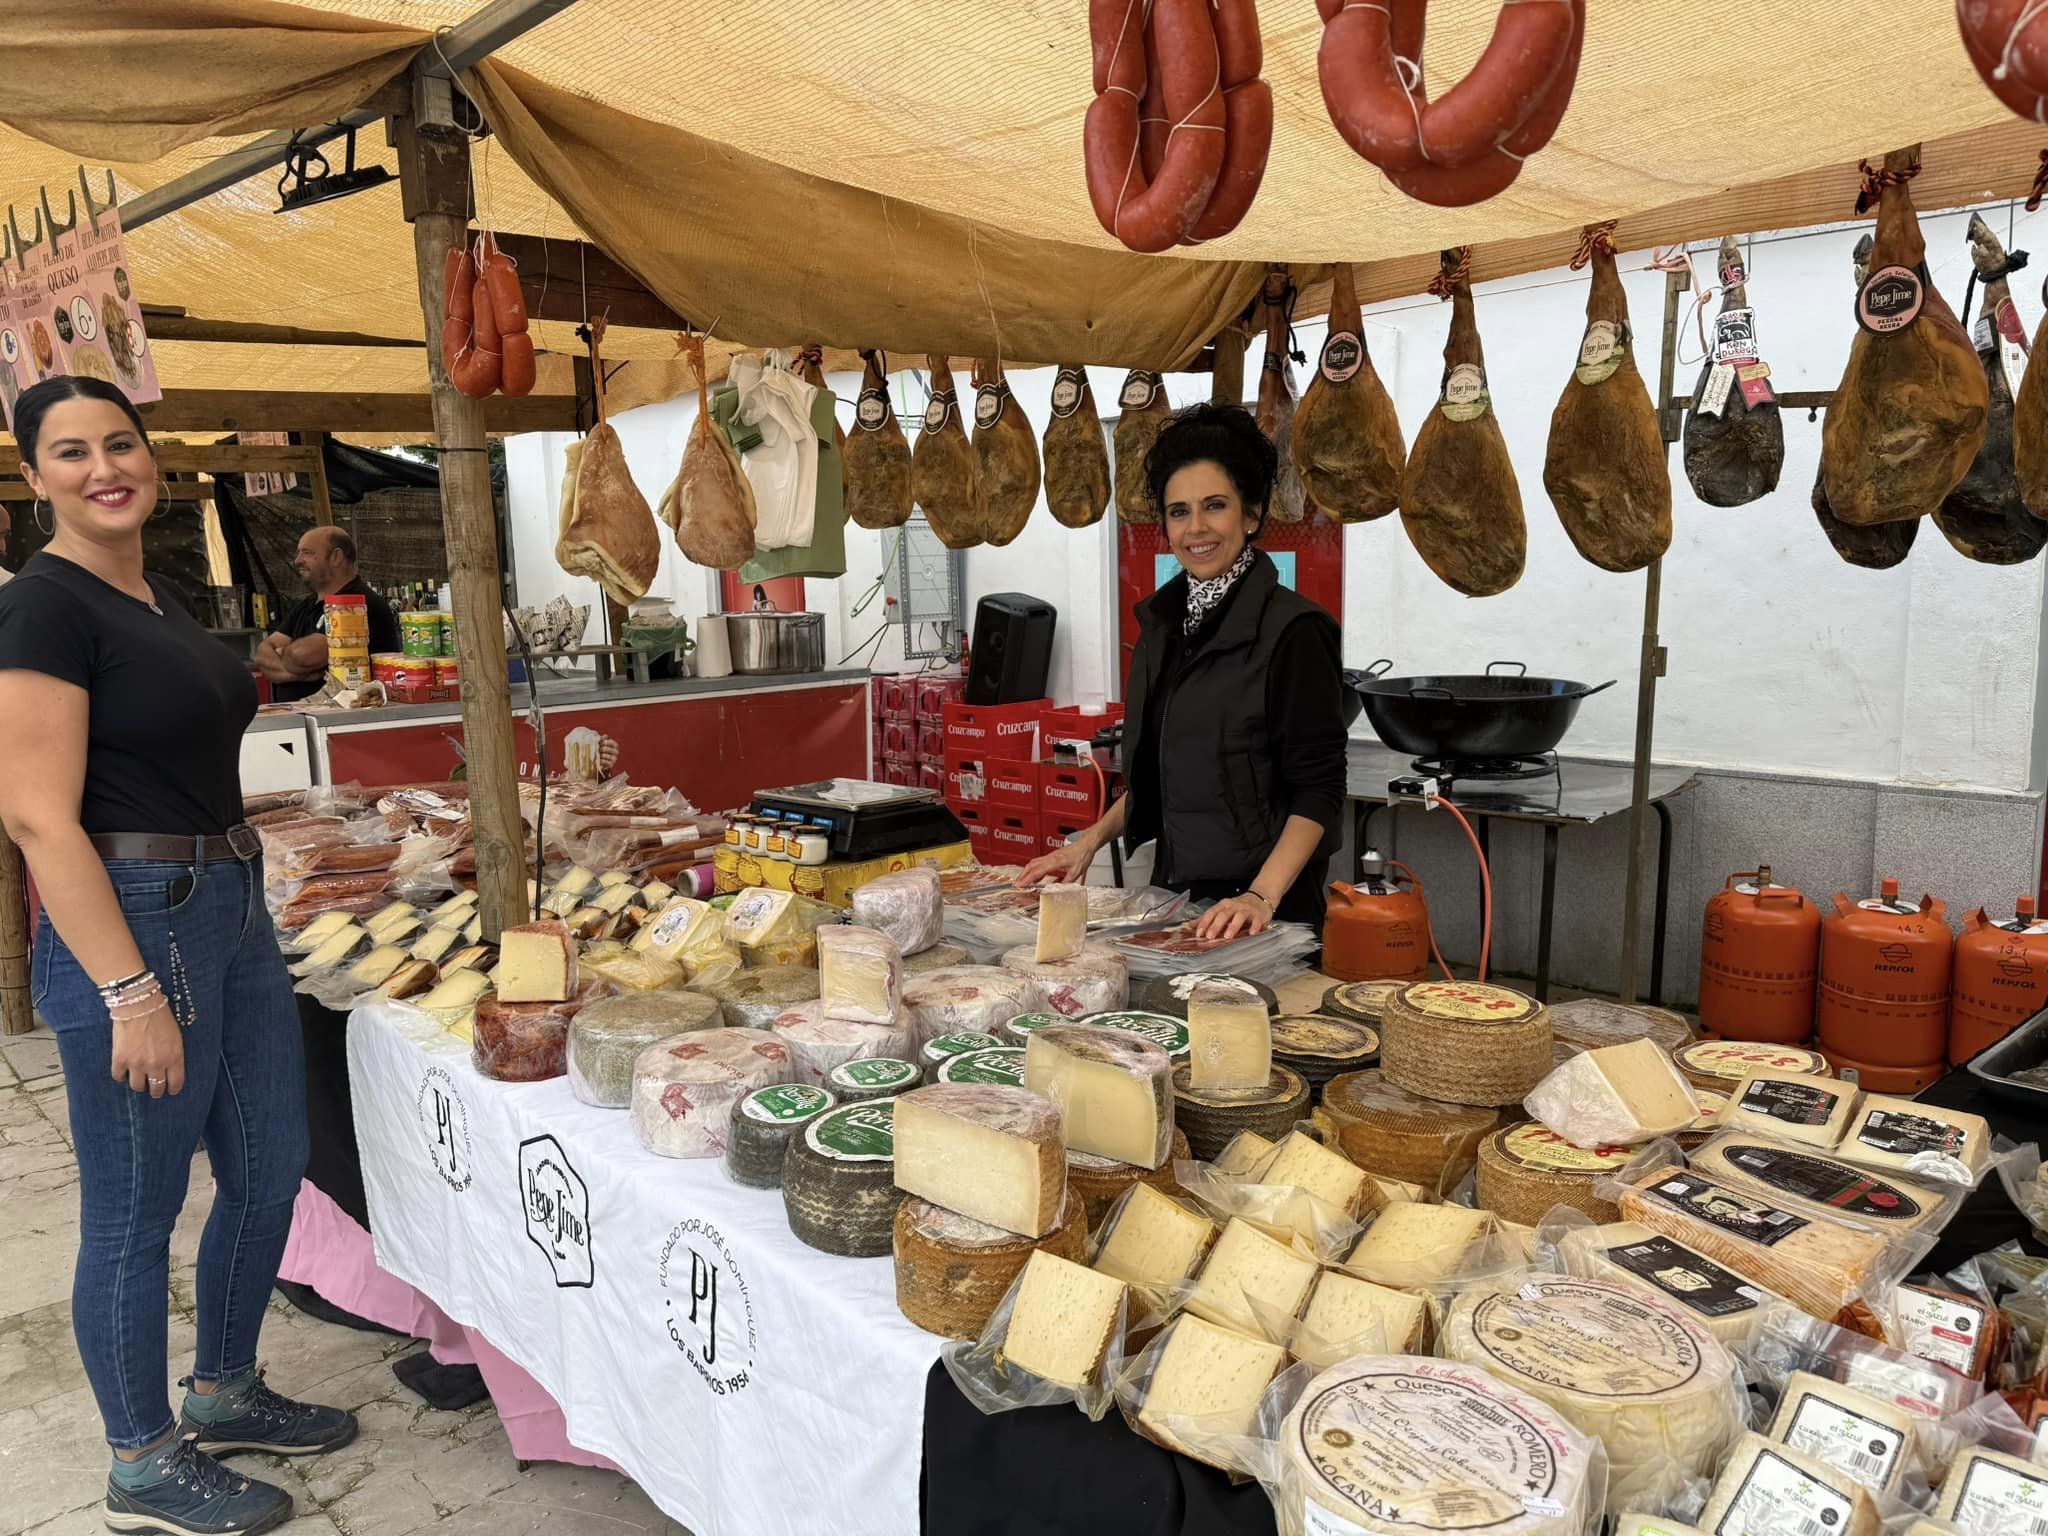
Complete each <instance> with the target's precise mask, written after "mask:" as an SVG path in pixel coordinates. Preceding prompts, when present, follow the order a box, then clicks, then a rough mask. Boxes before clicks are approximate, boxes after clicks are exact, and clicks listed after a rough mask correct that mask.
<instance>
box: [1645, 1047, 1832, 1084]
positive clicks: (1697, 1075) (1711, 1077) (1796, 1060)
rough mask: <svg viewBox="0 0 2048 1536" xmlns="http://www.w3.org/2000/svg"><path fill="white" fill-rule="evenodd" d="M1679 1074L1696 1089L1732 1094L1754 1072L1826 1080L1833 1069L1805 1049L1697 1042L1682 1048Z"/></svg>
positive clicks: (1679, 1058) (1821, 1057)
mask: <svg viewBox="0 0 2048 1536" xmlns="http://www.w3.org/2000/svg"><path fill="white" fill-rule="evenodd" d="M1676 1060H1677V1062H1678V1070H1679V1071H1681V1072H1683V1073H1684V1074H1685V1075H1686V1076H1687V1077H1688V1078H1689V1079H1691V1081H1692V1085H1693V1086H1694V1087H1695V1088H1711V1089H1713V1090H1714V1091H1715V1092H1716V1093H1733V1092H1734V1091H1735V1089H1736V1088H1737V1086H1739V1085H1740V1084H1741V1082H1742V1080H1743V1079H1744V1078H1745V1077H1748V1076H1749V1075H1750V1074H1751V1073H1753V1072H1799V1073H1804V1074H1805V1075H1806V1076H1808V1077H1827V1076H1830V1075H1831V1074H1832V1073H1833V1071H1834V1069H1833V1068H1832V1067H1830V1066H1829V1065H1828V1062H1827V1058H1826V1057H1825V1056H1823V1055H1821V1053H1820V1052H1819V1051H1809V1050H1808V1049H1806V1047H1805V1046H1803V1045H1770V1044H1768V1043H1766V1042H1763V1041H1759V1040H1696V1041H1694V1042H1693V1043H1692V1044H1691V1045H1685V1046H1680V1047H1679V1049H1678V1052H1677V1056H1676Z"/></svg>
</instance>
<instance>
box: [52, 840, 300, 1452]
mask: <svg viewBox="0 0 2048 1536" xmlns="http://www.w3.org/2000/svg"><path fill="white" fill-rule="evenodd" d="M107 873H108V874H109V875H110V876H111V877H112V879H113V882H114V889H115V892H116V893H117V894H118V895H119V896H120V899H121V910H122V912H123V913H124V914H125V915H126V916H127V919H128V926H129V928H130V930H131V931H132V932H133V933H134V935H135V942H136V944H137V946H138V947H139V948H140V949H141V951H142V960H143V964H145V965H147V966H148V967H149V968H150V969H151V970H153V971H155V972H156V974H157V976H158V977H159V978H161V980H162V981H163V984H164V990H165V992H166V994H172V993H173V992H174V976H175V975H176V974H177V967H176V966H174V964H173V959H172V956H173V951H174V950H175V952H176V955H177V957H178V960H179V961H180V962H181V963H182V968H183V977H184V981H185V985H186V986H187V987H189V989H190V997H191V1009H190V1011H191V1012H192V1013H193V1015H194V1017H193V1018H192V1019H191V1021H190V1024H189V1026H188V1027H187V1028H186V1029H185V1030H184V1037H185V1091H184V1092H183V1093H181V1094H178V1095H177V1096H175V1097H171V1096H168V1095H167V1096H166V1097H164V1098H161V1099H152V1098H151V1097H150V1096H149V1095H148V1094H147V1093H136V1092H135V1091H134V1090H132V1089H131V1088H129V1086H128V1085H127V1084H126V1083H125V1082H116V1081H115V1080H114V1078H113V1075H112V1040H113V1026H112V1024H111V1023H110V1022H109V1021H108V1018H107V1010H106V1007H105V1005H104V1004H102V1003H101V1001H100V997H99V992H98V990H97V989H96V988H95V987H94V985H93V983H92V980H91V978H89V977H88V976H87V975H86V974H85V973H84V971H82V970H81V969H80V968H79V965H78V962H77V960H75V959H74V958H73V957H72V954H71V950H70V949H69V947H68V946H67V945H66V944H65V943H64V941H63V939H62V938H60V937H59V936H58V935H57V932H56V930H55V929H54V928H53V927H52V926H51V924H50V920H49V914H48V913H47V912H45V913H44V914H43V916H42V921H41V923H40V925H39V926H38V928H37V930H36V943H35V956H34V982H33V991H32V996H33V999H34V1002H35V1006H36V1008H37V1010H38V1011H39V1012H41V1014H42V1016H43V1018H44V1019H45V1020H46V1021H48V1023H49V1025H50V1028H51V1029H52V1030H53V1031H54V1032H55V1033H56V1036H57V1048H58V1051H59V1053H60V1054H61V1055H62V1057H63V1060H64V1091H65V1095H66V1097H67V1098H68V1099H69V1100H70V1103H71V1139H72V1141H73V1143H74V1144H75V1145H76V1147H77V1149H78V1175H79V1228H80V1231H79V1245H78V1269H77V1273H76V1275H75V1276H74V1277H73V1281H72V1287H71V1322H72V1330H73V1332H74V1333H75V1334H76V1335H77V1338H78V1352H79V1355H80V1357H81V1358H82V1359H83V1361H84V1363H85V1373H86V1376H87V1378H88V1379H89V1380H90V1381H91V1383H92V1390H93V1396H94V1397H95V1398H97V1399H98V1401H99V1409H100V1417H101V1419H102V1420H103V1421H104V1422H105V1424H106V1431H107V1441H108V1443H109V1444H110V1445H112V1446H113V1447H115V1449H117V1450H133V1449H135V1448H137V1447H139V1446H145V1445H149V1444H152V1443H153V1442H155V1441H156V1440H158V1439H160V1438H162V1437H163V1436H164V1435H165V1434H167V1433H169V1432H170V1430H171V1429H172V1427H173V1426H174V1424H175V1423H176V1420H175V1418H174V1417H173V1415H172V1413H171V1404H170V1395H169V1391H168V1388H167V1383H166V1379H165V1378H166V1358H165V1356H166V1351H167V1349H168V1344H167V1337H166V1336H167V1332H168V1328H167V1319H166V1312H167V1311H168V1307H169V1297H170V1243H171V1228H172V1226H173V1225H174V1224H175V1223H176V1222H177V1219H178V1212H179V1210H180V1209H181V1208H182V1207H183V1206H184V1204H185V1193H186V1189H187V1186H188V1184H189V1183H190V1180H191V1174H192V1154H193V1152H194V1151H195V1150H197V1148H198V1146H199V1144H200V1140H201V1138H202V1137H203V1138H204V1139H205V1143H206V1155H207V1160H208V1161H209V1162H210V1163H211V1164H212V1165H213V1178H214V1186H215V1194H214V1201H213V1214H212V1215H211V1216H210V1217H209V1218H208V1220H207V1223H206V1231H205V1234H204V1235H203V1236H202V1237H201V1239H200V1243H199V1273H198V1303H199V1345H198V1350H197V1359H196V1361H195V1365H194V1374H195V1375H197V1376H198V1378H199V1379H200V1380H202V1381H221V1380H225V1379H227V1378H230V1377H233V1376H238V1375H240V1374H242V1373H243V1372H245V1371H248V1370H250V1369H252V1368H254V1366H255V1365H256V1336H257V1333H258V1331H259V1330H260V1329H261V1328H262V1326H263V1311H264V1308H265V1306H266V1305H267V1304H268V1302H269V1299H270V1291H271V1287H272V1286H273V1285H274V1284H275V1283H276V1281H277V1266H278V1261H279V1260H280V1259H281V1258H282V1257H283V1255H284V1243H285V1237H286V1235H287V1234H288V1233H289V1232H290V1230H291V1220H292V1202H293V1200H294V1199H295V1198H296V1197H297V1194H298V1189H299V1177H300V1175H301V1173H303V1172H304V1170H305V1166H306V1074H305V1066H304V1063H303V1060H302V1057H301V1051H300V1043H299V1022H298V1010H297V1007H296V1005H295V1004H294V1002H293V1000H292V991H291V980H290V977H289V976H288V975H287V973H286V971H285V966H284V959H283V957H282V956H281V955H280V954H279V953H278V948H277V937H276V934H275V933H274V931H273V930H272V927H271V921H270V914H269V913H268V911H266V910H265V908H264V904H263V866H262V864H261V863H260V862H257V863H253V864H242V863H239V862H236V861H234V860H229V861H227V862H224V863H217V864H200V865H191V864H164V863H145V862H139V861H132V860H121V861H116V862H113V863H110V864H108V866H107ZM174 1006H175V1008H176V1011H177V1012H178V1014H179V1016H180V1018H181V1019H182V1018H183V1017H184V1014H185V1012H186V1011H187V1010H186V1008H185V1006H184V1003H183V1001H182V994H180V995H178V996H175V997H174Z"/></svg>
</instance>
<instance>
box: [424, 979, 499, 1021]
mask: <svg viewBox="0 0 2048 1536" xmlns="http://www.w3.org/2000/svg"><path fill="white" fill-rule="evenodd" d="M490 990H491V984H490V981H489V980H488V979H487V978H486V977H485V976H483V975H482V974H481V973H479V972H477V971H457V972H456V973H455V974H454V975H453V976H447V977H443V978H442V980H441V982H440V984H439V985H438V986H436V987H435V988H434V989H433V990H432V991H430V992H428V993H427V994H426V995H425V996H424V997H422V998H421V999H420V1000H419V1005H420V1007H422V1008H424V1009H426V1010H427V1011H428V1012H429V1013H435V1014H442V1013H445V1014H451V1015H452V1014H458V1013H463V1012H467V1011H470V1010H472V1009H474V1008H475V1007H476V1004H477V999H479V998H481V997H482V996H483V995H484V994H485V993H486V992H488V991H490Z"/></svg>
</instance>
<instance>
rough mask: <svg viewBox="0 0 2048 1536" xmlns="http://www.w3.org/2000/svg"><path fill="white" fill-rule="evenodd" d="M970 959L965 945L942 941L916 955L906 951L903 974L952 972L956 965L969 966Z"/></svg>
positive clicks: (947, 940) (946, 940)
mask: <svg viewBox="0 0 2048 1536" xmlns="http://www.w3.org/2000/svg"><path fill="white" fill-rule="evenodd" d="M970 958H971V957H970V956H969V955H968V953H967V949H966V947H965V946H964V945H960V944H955V943H953V942H952V941H951V940H950V939H941V940H939V942H938V943H936V944H934V945H932V946H931V947H929V948H928V949H920V950H918V951H917V952H916V953H915V954H912V953H911V952H910V951H908V950H906V951H904V955H903V974H904V975H906V976H917V975H921V974H923V973H924V972H925V971H945V970H951V969H952V968H953V967H954V966H956V965H965V964H967V963H968V961H969V959H970Z"/></svg>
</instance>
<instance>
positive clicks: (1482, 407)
mask: <svg viewBox="0 0 2048 1536" xmlns="http://www.w3.org/2000/svg"><path fill="white" fill-rule="evenodd" d="M1492 403H1493V398H1492V396H1491V395H1490V394H1489V393H1488V392H1487V388H1486V370H1485V369H1484V368H1482V367H1480V366H1479V365H1478V364H1477V363H1459V364H1458V365H1457V366H1456V367H1455V368H1453V369H1452V370H1451V371H1450V372H1449V373H1448V374H1446V375H1445V376H1444V393H1443V413H1444V415H1445V417H1446V418H1448V419H1449V420H1451V421H1477V420H1478V419H1479V418H1480V417H1481V416H1484V415H1485V414H1486V412H1487V410H1488V408H1489V407H1490V406H1491V405H1492Z"/></svg>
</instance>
